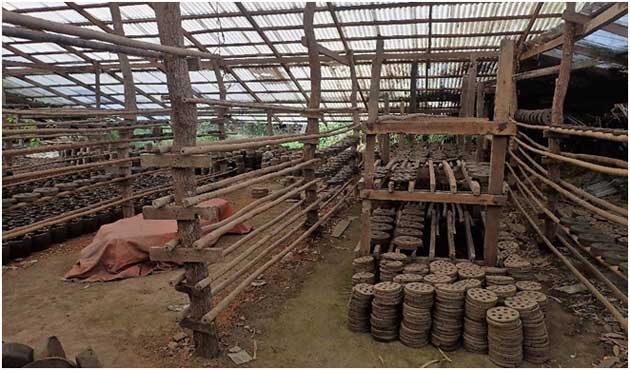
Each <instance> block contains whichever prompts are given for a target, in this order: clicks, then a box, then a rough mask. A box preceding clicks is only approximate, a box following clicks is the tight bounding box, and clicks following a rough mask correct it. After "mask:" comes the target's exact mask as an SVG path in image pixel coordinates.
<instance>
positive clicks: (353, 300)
mask: <svg viewBox="0 0 630 370" xmlns="http://www.w3.org/2000/svg"><path fill="white" fill-rule="evenodd" d="M373 298H374V286H373V285H371V284H357V285H355V286H354V288H352V296H351V297H350V305H349V306H350V307H349V309H348V329H350V330H352V331H358V332H369V331H370V312H371V311H372V299H373Z"/></svg>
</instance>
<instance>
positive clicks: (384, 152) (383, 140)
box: [378, 94, 389, 166]
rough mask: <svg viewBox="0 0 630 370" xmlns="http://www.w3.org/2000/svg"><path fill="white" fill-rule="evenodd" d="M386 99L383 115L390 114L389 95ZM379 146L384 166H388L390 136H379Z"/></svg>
mask: <svg viewBox="0 0 630 370" xmlns="http://www.w3.org/2000/svg"><path fill="white" fill-rule="evenodd" d="M383 98H384V102H383V103H384V104H385V105H384V107H385V109H384V110H383V113H385V114H389V95H387V94H385V96H384V97H383ZM378 145H379V151H380V154H381V162H382V165H383V166H384V165H386V164H387V163H389V134H380V135H378Z"/></svg>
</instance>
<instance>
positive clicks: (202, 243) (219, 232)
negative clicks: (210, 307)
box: [193, 179, 321, 249]
mask: <svg viewBox="0 0 630 370" xmlns="http://www.w3.org/2000/svg"><path fill="white" fill-rule="evenodd" d="M319 181H321V179H315V180H312V181H309V182H308V183H307V184H306V185H303V186H300V187H299V188H297V189H295V190H292V191H290V192H288V193H286V194H284V195H283V196H281V197H280V198H278V199H276V200H274V201H273V202H269V203H267V204H264V205H262V206H261V207H258V208H256V209H254V210H252V211H249V212H247V213H246V214H244V215H242V216H241V217H237V218H235V219H233V220H232V221H230V222H228V223H227V224H225V225H223V226H221V227H219V228H217V229H216V230H214V231H212V232H210V233H208V234H206V235H204V236H202V237H201V238H200V239H198V240H197V241H196V242H194V243H193V247H194V248H196V249H202V248H209V247H211V246H213V245H214V244H215V243H216V242H217V241H218V240H219V238H220V237H221V236H223V235H224V234H225V233H227V232H228V231H230V230H232V228H234V227H235V226H236V225H238V224H239V223H241V222H244V221H247V220H249V219H251V218H252V217H254V216H256V215H258V214H260V213H262V212H264V211H266V210H268V209H270V208H272V207H275V206H277V205H278V204H280V203H282V202H284V201H285V200H286V199H288V198H290V197H292V196H294V195H295V194H298V193H300V192H301V191H304V190H306V188H308V187H309V186H311V185H315V184H317V183H318V182H319Z"/></svg>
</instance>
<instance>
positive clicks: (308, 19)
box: [303, 3, 322, 227]
mask: <svg viewBox="0 0 630 370" xmlns="http://www.w3.org/2000/svg"><path fill="white" fill-rule="evenodd" d="M314 17H315V3H306V7H305V8H304V34H305V36H306V45H307V48H308V65H309V67H310V70H311V95H310V97H309V101H308V107H309V108H311V109H319V104H320V100H321V84H322V71H321V64H320V61H319V47H318V45H317V39H316V38H315V28H314V27H313V20H314ZM306 133H307V134H317V133H319V118H318V116H317V115H315V116H309V117H308V118H307V125H306ZM318 143H319V139H314V140H311V141H306V142H304V155H303V158H304V160H305V161H310V160H311V159H314V158H315V151H316V150H317V144H318ZM303 173H304V179H305V181H306V182H309V181H311V180H313V179H314V178H315V168H314V167H313V166H308V167H307V168H305V169H304V171H303ZM316 200H317V185H312V186H310V187H309V188H308V189H306V202H304V206H305V207H308V206H310V205H311V204H313V203H314V202H315V201H316ZM318 211H319V207H314V209H313V210H311V211H309V212H308V213H307V214H306V227H310V226H312V225H314V224H316V223H317V220H318V218H319V216H318Z"/></svg>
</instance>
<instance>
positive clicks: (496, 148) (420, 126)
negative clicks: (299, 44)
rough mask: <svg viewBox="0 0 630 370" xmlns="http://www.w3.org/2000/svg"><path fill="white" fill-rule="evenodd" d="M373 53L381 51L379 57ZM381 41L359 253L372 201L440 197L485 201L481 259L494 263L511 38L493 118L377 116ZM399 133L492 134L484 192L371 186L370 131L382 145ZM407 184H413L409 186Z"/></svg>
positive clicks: (504, 45) (368, 125) (509, 132)
mask: <svg viewBox="0 0 630 370" xmlns="http://www.w3.org/2000/svg"><path fill="white" fill-rule="evenodd" d="M379 55H380V56H381V57H380V58H379ZM382 55H383V43H382V40H379V41H378V42H377V58H375V60H374V63H373V64H372V77H371V86H370V100H369V106H368V120H367V122H365V134H366V135H365V143H366V146H365V152H364V166H365V168H364V177H363V179H364V188H363V190H362V191H361V198H362V200H363V201H362V211H361V219H362V226H363V237H362V240H361V243H360V245H359V255H367V254H369V253H370V246H371V240H370V239H371V238H370V233H371V230H370V228H371V227H370V216H371V211H372V201H374V200H389V201H410V202H440V203H455V204H475V205H482V206H486V222H485V226H484V227H485V230H484V263H485V264H486V265H487V266H494V265H495V264H496V258H497V236H498V231H499V217H500V214H501V207H502V206H503V205H504V204H505V203H506V200H507V197H506V195H504V194H503V177H504V167H505V155H506V151H507V145H508V138H509V136H514V135H516V125H515V124H514V123H513V122H512V121H511V120H510V119H509V118H510V115H511V114H510V113H511V112H510V104H511V99H512V88H513V83H514V82H513V80H512V71H513V66H514V42H513V41H510V40H503V41H502V42H501V53H500V57H499V66H498V72H497V88H496V95H495V96H496V98H495V113H494V120H492V121H491V120H488V119H485V118H468V117H447V116H420V115H403V116H381V117H380V118H379V117H378V97H379V94H380V91H379V84H380V73H381V65H382V63H383V58H382ZM392 133H399V134H415V135H429V134H448V135H475V136H479V135H483V136H489V137H491V138H492V150H491V158H490V177H489V185H488V189H487V192H486V193H480V194H473V193H472V192H468V193H458V192H455V193H453V192H447V191H435V190H433V189H431V190H429V191H416V190H414V191H392V192H390V191H388V190H377V189H375V188H374V164H375V160H374V158H375V150H376V136H377V135H378V136H379V137H382V138H383V139H384V142H385V143H386V145H387V144H388V143H389V135H390V134H392ZM412 190H413V189H412Z"/></svg>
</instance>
